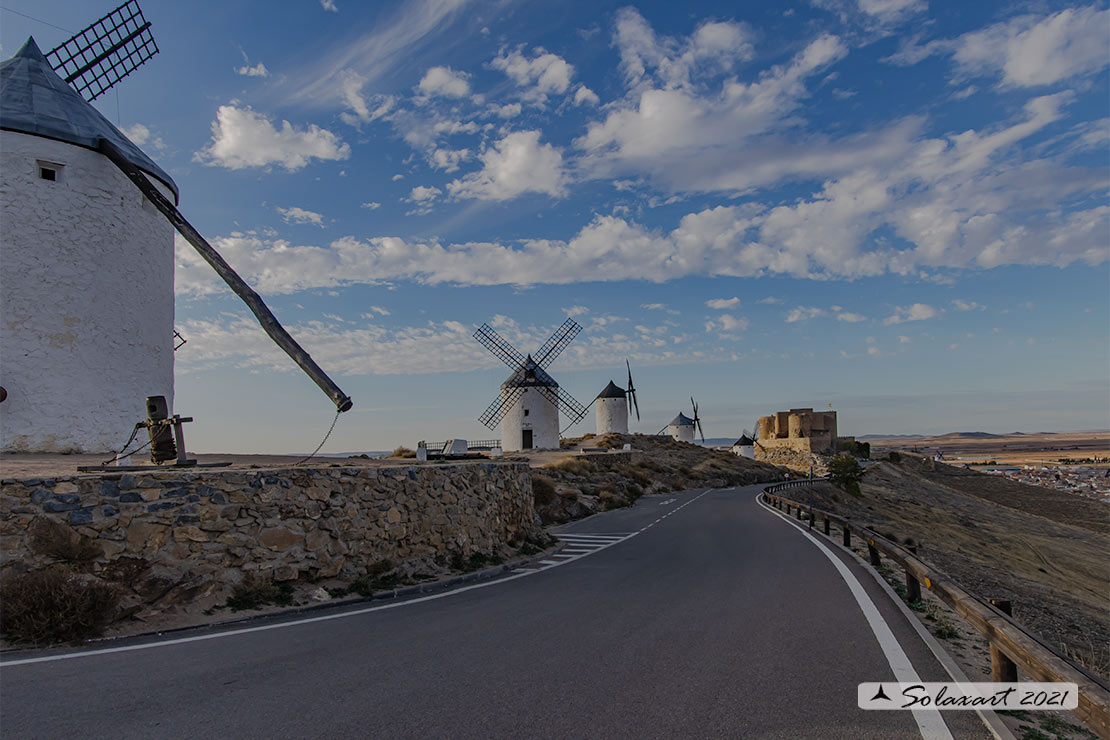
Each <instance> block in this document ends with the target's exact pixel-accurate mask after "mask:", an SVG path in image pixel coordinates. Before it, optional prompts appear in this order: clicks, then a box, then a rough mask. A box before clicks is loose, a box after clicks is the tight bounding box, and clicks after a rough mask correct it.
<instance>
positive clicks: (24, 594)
mask: <svg viewBox="0 0 1110 740" xmlns="http://www.w3.org/2000/svg"><path fill="white" fill-rule="evenodd" d="M3 592H4V595H3V599H2V600H0V634H3V635H4V637H5V638H7V639H9V640H12V641H13V642H23V643H32V644H45V643H54V642H72V641H76V640H84V639H88V638H90V637H96V636H98V635H100V634H101V633H102V632H103V631H104V628H105V627H107V626H108V625H109V624H110V623H111V622H112V620H113V619H115V617H116V615H117V614H118V613H119V602H120V592H119V591H118V590H117V589H116V588H115V587H114V586H111V585H109V584H107V583H104V582H102V581H97V580H94V579H91V578H89V577H87V576H80V575H78V574H77V573H75V572H74V571H73V570H72V569H71V568H68V567H65V566H58V565H55V566H50V567H48V568H43V569H42V570H36V571H32V572H30V573H24V574H23V575H21V576H17V577H15V578H13V579H12V580H10V581H8V582H7V583H5V584H4V586H3Z"/></svg>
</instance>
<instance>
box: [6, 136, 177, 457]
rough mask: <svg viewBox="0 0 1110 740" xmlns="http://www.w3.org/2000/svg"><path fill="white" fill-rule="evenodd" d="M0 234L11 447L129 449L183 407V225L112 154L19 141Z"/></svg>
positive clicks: (9, 145) (13, 146)
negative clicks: (163, 403) (177, 334)
mask: <svg viewBox="0 0 1110 740" xmlns="http://www.w3.org/2000/svg"><path fill="white" fill-rule="evenodd" d="M40 164H49V165H54V166H57V165H61V166H60V167H56V172H57V178H56V179H55V180H54V181H51V180H46V179H43V178H41V177H40V176H39V167H40ZM153 182H154V184H155V186H156V187H159V188H160V189H161V190H162V192H163V193H164V194H165V195H166V196H167V197H168V198H170V199H171V200H173V193H172V192H171V191H170V190H169V189H167V188H166V187H165V186H164V185H162V184H161V183H160V182H158V181H157V180H153ZM0 224H3V228H2V229H0V263H2V265H3V270H2V272H0V346H2V347H3V351H2V352H0V384H3V386H4V388H5V389H6V390H7V392H8V397H7V400H5V401H4V402H3V403H2V404H0V414H3V423H2V424H0V451H3V452H86V453H101V452H106V451H109V450H112V449H118V448H119V446H120V445H122V444H123V443H124V441H125V440H126V439H127V437H128V435H129V434H130V433H131V430H132V429H133V428H134V426H135V422H137V421H140V420H142V419H144V418H146V403H145V401H146V397H147V396H154V395H160V396H165V397H166V400H167V401H168V402H169V404H170V407H171V409H172V405H173V318H174V293H173V263H174V255H173V244H174V240H173V227H172V226H171V225H170V223H169V222H168V221H167V220H166V219H165V217H163V216H162V214H161V213H159V212H158V210H157V209H155V208H154V206H153V205H152V204H150V203H148V202H146V199H145V198H144V197H143V195H142V193H140V192H139V190H138V188H136V187H135V186H134V184H132V183H131V181H130V180H128V179H127V178H126V177H125V176H124V174H123V173H122V172H120V171H119V170H118V169H117V168H116V167H115V165H113V164H112V163H111V162H110V161H109V160H108V159H107V158H106V157H104V156H103V155H101V154H99V153H97V152H94V151H91V150H89V149H84V148H82V147H79V146H74V145H72V144H67V143H64V142H60V141H55V140H53V139H46V138H43V137H41V136H30V135H28V134H22V133H16V132H12V131H0Z"/></svg>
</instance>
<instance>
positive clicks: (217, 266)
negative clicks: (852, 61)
mask: <svg viewBox="0 0 1110 740" xmlns="http://www.w3.org/2000/svg"><path fill="white" fill-rule="evenodd" d="M99 150H100V153H101V154H103V155H104V156H105V157H107V158H108V159H110V160H111V161H112V163H113V164H114V165H115V166H116V167H118V168H119V169H120V171H121V172H123V174H125V175H127V178H128V179H129V180H131V182H133V183H135V186H136V187H138V188H139V190H141V191H142V193H143V195H145V196H146V199H147V200H149V201H150V202H151V203H152V204H154V207H155V208H157V209H158V210H159V211H161V212H162V215H164V216H165V217H166V218H167V219H168V220H169V222H170V223H171V224H173V227H174V228H175V229H177V231H178V233H180V234H181V236H183V237H185V240H186V241H187V242H189V243H190V244H192V245H193V248H194V249H196V250H197V252H199V253H200V256H201V257H203V258H204V261H205V262H207V263H208V264H210V265H211V266H212V269H213V270H215V271H216V274H218V275H219V276H220V277H221V278H223V280H224V282H225V283H227V285H228V287H229V288H231V290H232V291H233V292H234V293H235V295H237V296H239V297H240V298H241V299H243V302H244V303H246V304H247V308H249V309H250V310H251V312H252V313H253V314H254V316H255V318H256V319H258V323H259V324H260V325H261V326H262V330H263V331H265V332H266V333H267V334H269V335H270V339H272V340H274V343H275V344H277V346H279V347H281V348H282V349H283V350H285V354H287V355H289V357H290V358H292V360H293V362H295V363H297V365H298V366H299V367H300V368H301V370H304V372H305V374H306V375H308V377H310V378H312V381H313V382H314V383H316V385H317V386H319V387H320V390H322V391H323V392H324V393H326V394H327V396H328V398H330V399H331V400H332V403H334V404H335V407H336V408H337V409H338V410H339V411H340V412H343V411H347V410H348V409H350V408H351V406H353V405H354V404H353V402H352V401H351V397H350V396H348V395H347V394H346V393H344V392H343V391H342V390H340V389H339V386H337V385H336V384H335V383H333V382H332V379H331V378H329V377H328V375H327V373H325V372H324V371H323V370H322V369H320V366H319V365H317V364H316V363H315V362H314V361H313V359H312V357H311V356H309V354H308V353H307V352H305V351H304V349H303V348H302V347H301V345H299V344H297V341H296V340H295V339H293V337H291V336H289V332H287V331H286V330H285V327H283V326H282V325H281V324H280V323H279V322H278V320H277V318H276V317H275V316H274V314H273V313H272V312H271V311H270V309H269V308H268V307H267V306H266V304H265V303H264V302H263V300H262V298H261V297H260V296H259V295H258V294H257V293H255V292H254V291H253V290H252V289H251V287H250V286H249V285H247V284H246V282H244V280H243V278H241V277H239V275H238V274H237V273H236V272H235V270H233V269H231V265H229V264H227V262H225V261H224V258H223V257H221V256H220V253H219V252H217V251H216V250H215V249H213V248H212V245H211V244H209V243H208V242H207V241H205V239H204V237H203V236H201V235H200V232H198V231H197V230H196V229H194V228H193V225H192V224H190V223H189V222H188V221H186V220H185V217H184V216H182V215H181V212H180V211H178V210H177V207H176V206H175V205H174V204H173V203H170V202H169V200H167V199H166V197H165V196H164V195H162V193H161V192H159V190H158V188H156V187H154V185H153V184H152V183H151V182H150V180H148V179H147V177H146V174H145V173H143V171H142V170H140V169H139V168H138V167H136V166H135V165H134V164H132V163H131V162H130V161H129V160H128V159H127V158H126V157H124V156H123V153H122V152H120V150H119V149H117V148H116V146H115V145H114V144H113V143H112V142H110V141H108V140H107V139H100V144H99Z"/></svg>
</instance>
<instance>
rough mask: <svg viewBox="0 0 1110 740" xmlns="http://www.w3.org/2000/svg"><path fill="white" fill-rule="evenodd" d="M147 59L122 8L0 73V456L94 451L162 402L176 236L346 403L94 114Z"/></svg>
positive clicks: (135, 9)
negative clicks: (153, 399) (101, 99)
mask: <svg viewBox="0 0 1110 740" xmlns="http://www.w3.org/2000/svg"><path fill="white" fill-rule="evenodd" d="M157 52H158V47H157V46H156V45H155V43H154V38H153V36H152V35H151V32H150V23H149V22H148V21H147V20H146V19H145V18H144V17H143V14H142V10H141V9H140V8H139V6H138V4H137V2H135V0H128V1H127V2H125V3H123V5H120V6H119V7H118V8H116V9H115V10H113V11H112V12H111V13H109V14H107V15H105V16H104V17H103V18H101V19H100V20H98V21H96V22H95V23H93V24H92V25H90V26H89V27H88V28H86V29H84V30H83V31H81V32H79V33H78V34H77V35H75V36H74V37H73V38H71V39H69V40H68V41H65V42H64V43H62V44H61V45H60V46H58V47H57V48H55V49H53V50H51V51H50V52H48V53H47V54H45V55H44V54H43V53H42V52H41V51H40V50H39V47H38V45H37V44H36V43H35V41H34V39H28V40H27V43H25V44H24V45H23V47H22V48H21V49H20V50H19V51H18V52H16V54H15V55H14V56H13V57H12V58H11V59H8V60H7V61H5V62H3V63H2V64H0V111H2V119H0V129H2V130H0V223H2V224H3V228H2V229H0V261H2V263H3V270H4V280H3V282H2V285H0V345H2V346H3V351H2V352H0V384H2V389H0V403H2V404H3V405H2V406H0V412H2V413H3V423H2V424H0V450H2V451H4V452H103V451H106V450H110V449H113V448H114V447H115V446H116V445H118V444H119V443H120V442H121V441H122V439H123V438H124V437H126V436H127V433H128V431H129V430H131V429H133V428H134V424H135V422H136V421H137V420H139V419H142V418H144V417H145V416H146V415H147V405H146V402H145V399H146V397H148V396H163V397H165V399H166V404H167V405H168V406H169V405H172V400H173V352H174V328H173V318H174V293H173V264H174V256H173V251H174V237H173V232H174V229H176V230H178V231H180V232H181V234H182V236H184V237H185V238H186V240H188V241H189V242H190V243H191V244H192V245H193V246H194V247H195V248H196V249H197V250H198V251H199V252H200V253H201V256H203V257H204V258H205V260H207V261H208V262H209V264H211V265H212V266H213V268H215V269H216V271H217V272H218V273H219V274H220V276H221V277H222V278H223V279H224V280H225V281H226V282H227V283H228V285H229V286H230V287H231V288H232V290H233V291H235V293H236V294H238V295H239V296H240V297H241V298H242V299H243V300H244V301H245V302H246V303H247V305H248V306H249V307H250V309H251V310H252V311H253V312H254V314H255V316H257V317H258V320H259V323H260V324H261V325H262V328H263V329H264V330H265V331H266V332H267V333H268V334H269V335H270V336H271V338H273V339H274V341H275V342H277V343H278V345H279V346H281V347H282V349H284V350H285V351H286V352H287V353H289V355H290V356H291V357H292V358H293V360H294V361H295V362H296V363H297V364H298V365H300V366H301V368H302V369H303V370H305V372H306V373H308V375H309V376H310V377H311V378H312V379H313V380H314V381H315V382H316V383H317V385H319V386H320V387H321V389H323V390H324V391H325V392H326V393H327V394H328V396H329V397H331V399H332V401H333V402H334V403H335V404H336V406H337V408H339V409H340V410H342V411H345V410H347V409H348V408H350V407H351V400H350V398H348V397H347V396H346V394H344V393H343V392H342V391H341V390H340V389H339V388H338V387H337V386H336V385H335V383H333V382H332V381H331V379H330V378H328V377H327V375H326V374H325V373H324V372H323V371H322V370H321V369H320V368H319V367H318V366H317V365H316V364H315V363H314V362H313V361H312V359H311V358H310V357H309V356H308V354H307V353H306V352H305V351H304V350H303V349H301V347H300V346H299V345H298V344H297V343H296V342H295V341H294V340H293V338H292V337H290V336H289V334H288V333H287V332H286V331H285V329H284V328H282V326H281V325H280V324H279V323H278V321H277V319H276V318H274V316H273V314H272V313H270V311H269V309H267V308H266V306H265V304H264V303H263V302H262V299H261V298H259V297H258V295H257V294H256V293H255V292H254V291H253V290H251V289H250V288H249V287H248V286H247V285H246V283H244V282H243V281H242V279H241V278H239V276H238V275H236V274H235V272H234V271H233V270H232V269H231V268H230V267H229V266H228V265H227V263H226V262H224V261H223V259H222V258H221V257H220V256H219V254H217V253H216V251H215V250H214V249H212V247H211V246H210V245H209V244H208V243H207V242H206V241H205V240H204V239H203V237H201V236H200V234H199V233H197V232H196V230H195V229H193V228H192V226H190V225H189V223H188V222H187V221H186V220H185V218H184V217H183V216H182V215H181V214H180V212H178V210H177V208H176V204H177V201H178V190H177V186H176V185H175V184H174V181H173V180H172V179H171V178H170V176H169V175H167V174H166V173H165V171H163V170H162V169H161V168H160V167H158V165H156V164H155V163H154V162H153V160H151V159H150V157H148V156H147V155H146V154H145V153H143V152H142V150H140V149H139V147H137V146H136V145H135V144H134V143H132V142H131V141H130V140H129V139H128V138H127V137H126V136H124V134H123V133H121V132H120V131H119V129H117V128H116V127H115V126H113V125H112V124H111V123H110V122H109V121H108V119H106V118H105V117H104V116H102V115H101V114H100V113H99V112H98V111H97V110H96V109H95V108H94V107H93V106H92V105H90V102H89V101H91V100H94V99H95V98H97V97H98V96H99V95H101V94H103V93H104V92H105V91H107V90H109V89H110V88H111V87H112V86H113V85H115V84H116V83H117V82H119V81H120V80H121V79H123V78H124V77H126V76H127V75H128V74H130V73H131V72H133V71H134V70H135V69H137V68H138V67H139V66H141V65H142V64H143V63H144V62H146V61H147V60H148V59H150V58H151V57H152V56H153V55H154V54H156V53H157ZM63 77H64V79H63ZM83 96H84V97H83ZM86 98H87V99H86Z"/></svg>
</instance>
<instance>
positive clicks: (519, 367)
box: [474, 319, 586, 452]
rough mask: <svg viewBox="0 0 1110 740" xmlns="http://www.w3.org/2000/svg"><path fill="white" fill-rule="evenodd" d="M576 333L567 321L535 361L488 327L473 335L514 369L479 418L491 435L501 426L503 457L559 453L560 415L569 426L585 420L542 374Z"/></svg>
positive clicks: (571, 400)
mask: <svg viewBox="0 0 1110 740" xmlns="http://www.w3.org/2000/svg"><path fill="white" fill-rule="evenodd" d="M580 331H582V327H581V326H579V325H578V322H576V321H574V320H572V319H567V320H566V321H565V322H563V325H562V326H560V327H559V328H558V329H557V330H556V331H555V333H554V334H552V335H551V336H550V337H549V338H548V340H547V341H546V342H544V344H543V346H542V347H540V348H539V349H538V350H537V351H536V354H535V356H533V355H523V354H521V353H520V352H519V351H518V350H517V349H516V348H515V347H513V346H512V345H511V344H509V343H508V342H507V341H505V339H504V338H503V337H502V336H501V335H500V334H498V333H497V332H495V331H494V330H493V329H492V328H491V327H490V325H489V324H482V326H481V327H479V328H478V331H476V332H474V338H475V339H477V340H478V342H480V343H481V344H482V346H484V347H485V348H486V349H488V350H489V351H490V352H492V353H493V355H494V356H495V357H497V358H498V359H499V360H501V361H502V362H504V363H505V364H506V365H508V366H509V367H510V368H512V369H513V372H512V373H511V374H510V375H509V377H508V378H507V379H506V380H505V382H504V383H502V384H501V392H500V393H499V394H498V396H497V398H495V399H493V401H492V402H491V403H490V405H489V407H488V408H486V410H485V411H484V412H483V413H482V415H481V416H480V417H478V420H479V421H481V422H482V423H483V424H485V425H486V426H487V427H489V428H490V429H495V428H496V427H497V425H498V424H500V425H501V449H502V450H504V451H505V452H516V451H518V450H529V449H541V450H542V449H558V448H559V410H560V409H562V411H563V413H564V414H566V416H567V418H568V419H570V423H571V424H577V423H578V422H579V421H581V420H582V417H583V416H585V415H586V409H585V408H584V407H583V406H582V404H580V403H578V401H576V400H575V399H574V397H573V396H571V395H570V394H569V393H567V392H566V391H565V390H563V389H562V388H560V387H559V384H558V383H556V382H555V379H554V378H552V377H551V375H549V374H548V372H547V371H546V370H545V368H546V367H547V366H548V365H550V364H551V363H552V362H553V361H554V360H555V358H556V357H558V356H559V354H560V353H562V351H563V350H564V349H566V346H567V345H568V344H570V342H571V340H573V339H574V337H575V336H577V334H578V332H580Z"/></svg>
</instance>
